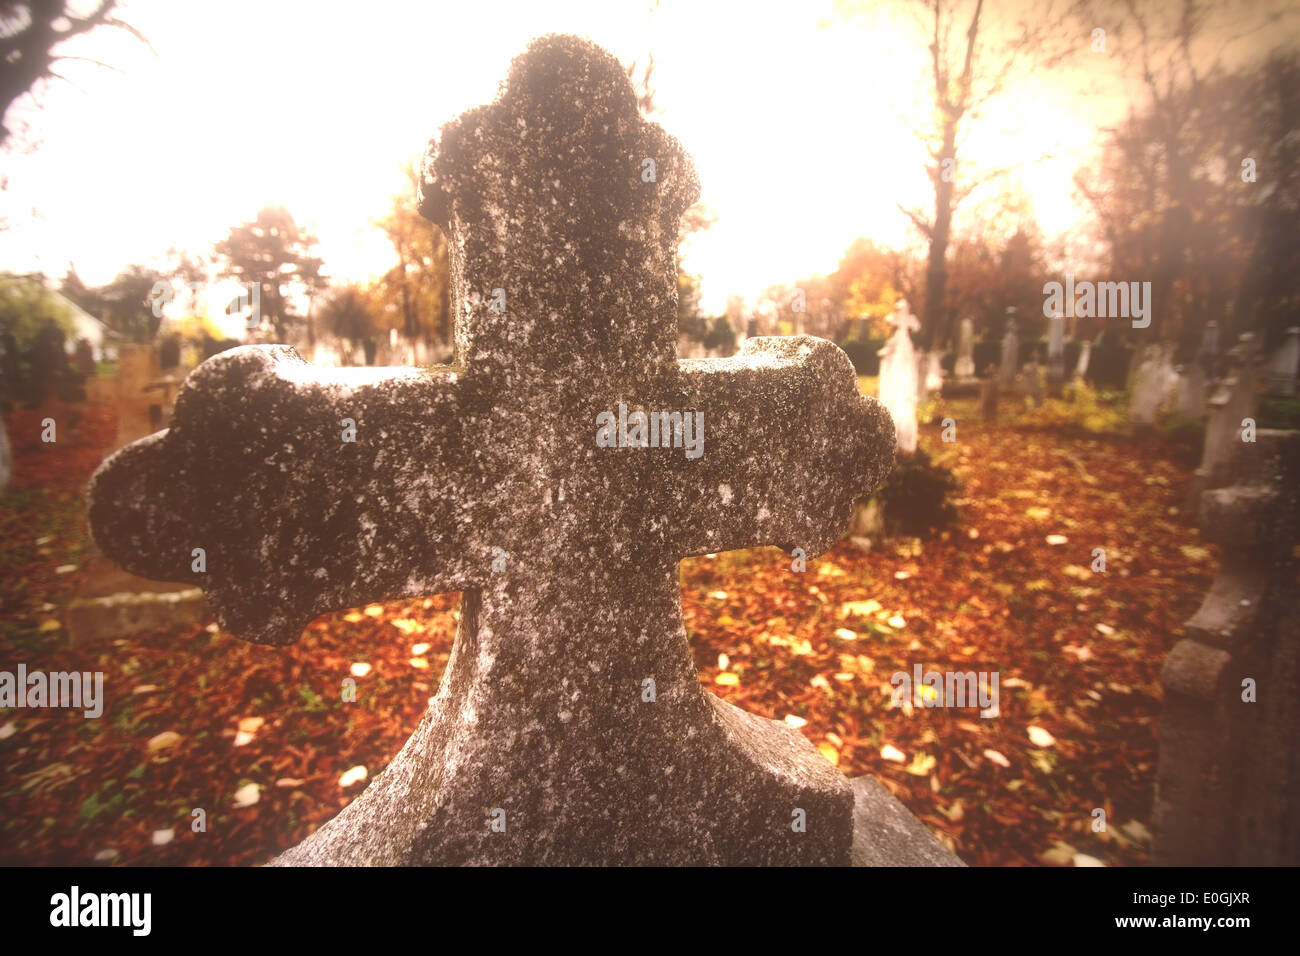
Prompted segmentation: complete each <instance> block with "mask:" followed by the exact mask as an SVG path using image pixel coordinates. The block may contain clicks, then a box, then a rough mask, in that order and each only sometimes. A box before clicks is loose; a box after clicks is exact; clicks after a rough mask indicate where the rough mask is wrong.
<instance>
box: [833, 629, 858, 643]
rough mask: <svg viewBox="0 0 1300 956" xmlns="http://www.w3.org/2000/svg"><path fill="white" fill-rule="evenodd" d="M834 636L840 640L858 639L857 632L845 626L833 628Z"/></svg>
mask: <svg viewBox="0 0 1300 956" xmlns="http://www.w3.org/2000/svg"><path fill="white" fill-rule="evenodd" d="M835 636H836V637H838V638H839V639H840V640H841V641H856V640H857V639H858V632H857V631H850V630H849V629H848V628H847V627H838V628H836V629H835Z"/></svg>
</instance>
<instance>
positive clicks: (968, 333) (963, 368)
mask: <svg viewBox="0 0 1300 956" xmlns="http://www.w3.org/2000/svg"><path fill="white" fill-rule="evenodd" d="M953 374H954V375H955V376H956V377H957V378H959V379H970V378H974V377H975V323H974V322H972V321H971V320H970V319H962V320H961V331H960V333H959V334H958V338H957V362H956V364H955V365H954V366H953Z"/></svg>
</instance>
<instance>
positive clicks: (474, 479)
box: [91, 36, 956, 865]
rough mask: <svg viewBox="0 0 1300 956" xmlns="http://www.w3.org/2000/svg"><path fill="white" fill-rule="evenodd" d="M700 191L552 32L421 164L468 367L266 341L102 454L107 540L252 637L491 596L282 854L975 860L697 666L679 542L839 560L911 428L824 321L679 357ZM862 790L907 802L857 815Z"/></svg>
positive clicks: (612, 84)
mask: <svg viewBox="0 0 1300 956" xmlns="http://www.w3.org/2000/svg"><path fill="white" fill-rule="evenodd" d="M647 161H651V162H647ZM649 170H653V177H651V176H649V173H648V171H649ZM698 195H699V186H698V183H697V180H696V178H695V173H694V169H693V166H692V163H691V161H690V159H689V157H688V156H687V155H686V153H685V152H684V151H683V150H682V148H681V147H680V146H679V145H678V144H677V142H676V141H675V140H674V139H672V138H671V137H669V136H668V135H667V134H665V133H664V132H663V131H662V130H661V129H660V127H659V126H657V125H655V124H653V123H649V122H647V121H645V120H643V119H642V118H641V117H640V116H639V114H638V111H637V106H636V100H635V97H634V95H633V90H632V87H631V84H630V83H629V82H628V79H627V77H626V75H625V73H624V72H623V69H622V67H621V66H620V65H619V63H618V61H617V60H615V59H614V58H613V57H611V56H610V55H608V54H607V53H605V52H604V51H602V50H600V49H599V48H597V47H595V46H594V45H592V44H590V43H588V42H586V41H583V40H579V39H577V38H573V37H555V36H551V37H546V38H543V39H541V40H538V41H535V42H534V43H533V44H531V45H530V47H529V49H528V51H527V52H526V53H525V54H524V55H523V56H521V57H519V58H518V59H517V60H516V61H515V63H514V64H513V66H512V68H511V72H510V76H509V79H508V81H507V83H506V84H505V85H504V86H503V88H502V91H501V92H500V93H499V95H498V98H497V100H496V101H495V102H494V103H492V104H491V105H489V106H486V107H480V108H478V109H475V110H471V111H470V112H468V113H466V114H465V115H463V116H462V117H460V118H459V119H457V120H454V121H452V122H450V123H448V124H447V125H446V126H445V127H444V128H443V131H442V136H441V139H440V140H439V141H438V142H436V143H435V144H433V145H431V147H430V150H429V153H428V155H427V157H426V160H425V163H424V166H423V171H422V178H421V201H420V209H421V211H422V213H423V214H424V215H425V216H426V217H427V218H430V219H432V220H433V221H434V222H436V223H438V224H439V225H440V226H441V227H442V228H443V230H444V232H446V233H447V235H448V236H449V245H450V247H451V257H452V272H453V275H455V276H456V277H457V281H456V283H455V285H454V288H455V300H456V301H455V308H454V314H455V316H456V320H455V335H456V348H457V352H456V362H457V364H455V365H452V366H441V367H433V368H425V369H394V368H358V369H338V370H324V369H317V368H314V367H312V366H310V365H308V364H307V363H305V362H303V361H301V360H300V359H299V358H298V357H297V356H296V354H295V353H294V352H293V351H292V350H291V349H289V348H287V347H284V346H254V347H245V348H241V349H236V350H233V351H231V352H228V353H226V354H223V355H220V356H217V357H215V358H213V359H211V360H210V361H208V362H206V363H204V364H203V365H202V366H200V367H199V368H198V369H196V370H195V372H194V373H193V374H192V375H191V376H190V379H189V381H188V382H187V384H186V386H185V390H184V393H183V394H182V396H181V399H180V401H179V402H178V404H177V413H176V416H175V418H174V420H173V423H172V427H171V428H170V429H169V430H168V431H166V432H164V433H162V434H159V435H154V436H151V437H149V438H147V439H144V440H143V441H140V442H137V443H136V444H135V445H132V446H131V447H129V448H127V449H125V450H123V451H122V452H120V453H119V454H118V455H117V456H115V457H114V458H113V459H112V460H111V461H109V462H108V463H107V464H105V465H104V466H103V467H102V468H101V469H100V471H99V472H98V473H97V474H96V476H95V478H94V482H93V485H92V488H91V522H92V527H93V529H94V532H95V536H96V538H98V539H99V540H101V541H102V542H103V544H104V547H105V550H106V551H108V552H109V553H110V554H111V555H112V556H114V557H115V558H116V559H117V560H119V561H120V562H122V563H123V564H125V565H127V566H128V567H130V568H132V569H134V570H137V571H139V572H141V573H147V574H151V575H153V574H158V575H162V576H163V577H166V578H171V579H181V580H189V581H194V582H196V583H199V584H201V585H202V586H203V588H204V590H205V592H206V593H207V595H208V597H209V599H210V601H211V603H212V604H213V607H214V609H215V611H216V613H217V615H218V618H219V620H220V621H221V622H222V623H223V625H224V626H225V627H227V628H228V629H230V630H231V631H233V632H234V633H236V634H238V635H239V636H241V637H243V638H246V639H249V640H253V641H256V642H259V643H266V644H286V643H289V642H292V641H294V640H296V639H297V637H298V636H299V634H300V633H301V631H302V629H303V627H304V626H305V625H306V624H307V623H308V622H309V621H311V620H312V619H313V618H314V617H315V616H317V615H319V614H321V613H324V612H326V611H330V610H334V609H339V608H346V607H352V606H356V605H358V604H363V603H366V602H369V601H382V600H391V599H399V598H406V597H412V596H416V595H425V594H430V593H436V592H442V591H452V590H459V591H462V592H463V603H462V608H461V617H460V625H459V630H458V633H457V637H456V643H455V647H454V650H453V652H452V656H451V660H450V661H449V662H448V664H447V669H446V673H445V674H444V675H443V680H442V685H441V688H440V690H439V692H438V694H437V696H436V697H435V698H434V699H433V700H432V701H431V703H430V706H429V710H428V711H427V713H426V714H425V716H424V719H423V720H422V721H421V723H420V725H419V727H418V728H417V729H416V730H415V732H414V734H413V735H412V737H411V739H410V740H409V741H408V742H407V744H406V746H405V747H404V748H403V749H402V751H401V752H400V753H399V754H398V755H397V756H396V757H395V758H394V759H393V761H392V762H391V763H390V764H389V765H388V767H387V769H386V770H385V771H384V772H383V773H382V774H380V775H379V776H378V777H376V778H375V780H374V781H372V782H371V784H370V785H369V786H368V787H367V788H366V790H365V791H364V792H363V793H362V794H361V795H360V796H359V797H358V798H357V799H355V800H354V801H353V802H352V803H351V804H349V805H348V806H347V807H346V808H345V809H344V810H343V811H342V812H341V813H340V814H339V815H338V816H337V817H336V818H334V819H333V820H331V821H330V822H328V823H326V824H325V825H324V826H322V827H321V828H320V829H319V830H317V831H316V832H315V833H314V834H312V835H311V836H310V837H308V838H307V840H305V841H304V842H303V843H302V844H300V845H299V846H297V847H295V848H293V849H291V850H289V851H288V852H287V853H285V854H284V855H283V856H282V857H280V858H279V861H278V862H280V863H286V864H321V865H333V864H342V863H373V864H428V863H439V864H456V863H498V864H619V863H658V864H684V863H693V864H703V863H708V864H740V863H748V864H760V863H762V864H792V863H807V864H834V863H848V862H850V861H852V860H854V859H858V860H862V859H872V858H874V859H877V860H879V859H881V857H882V856H883V857H884V859H887V860H892V861H894V862H902V861H905V860H906V861H908V862H925V863H953V862H956V861H955V858H953V857H952V856H951V854H949V853H947V852H946V851H945V850H943V849H942V847H940V846H939V844H938V843H937V842H935V841H933V840H932V839H929V841H928V842H927V840H926V839H923V838H922V836H918V835H916V834H915V833H913V835H912V836H909V837H906V840H905V843H899V844H898V845H897V846H896V847H895V849H897V851H898V852H897V853H891V852H884V853H883V854H882V853H881V851H882V849H883V850H885V851H888V849H889V847H890V843H889V841H890V839H891V837H890V836H889V834H890V833H894V832H898V833H899V838H900V839H903V837H902V833H901V831H896V830H893V829H890V828H889V827H888V826H885V822H886V821H885V820H883V819H882V818H881V817H880V814H881V813H882V812H884V811H883V808H881V807H880V806H879V801H878V800H877V799H876V798H877V797H879V793H878V792H876V791H874V790H872V788H870V787H866V786H863V785H858V787H857V788H856V792H855V788H854V787H852V786H850V784H849V783H848V781H846V780H845V779H844V778H843V777H842V776H841V775H840V774H839V772H838V771H836V770H835V769H834V768H833V767H832V766H831V765H830V764H829V763H827V762H826V761H825V760H824V759H822V758H821V757H820V756H819V755H818V754H817V753H816V751H815V750H814V749H813V747H812V746H811V744H809V743H808V741H807V740H806V738H804V737H803V736H802V735H800V734H799V733H798V732H797V731H794V730H792V729H791V728H789V727H788V726H786V725H785V724H784V723H781V722H778V721H772V720H766V719H764V718H761V717H757V716H754V715H752V714H748V713H746V712H745V711H743V710H740V709H739V708H736V707H734V706H732V705H730V704H727V703H725V702H723V701H721V700H719V699H718V698H716V697H714V696H713V695H712V694H710V693H707V692H706V691H704V690H703V689H702V688H701V686H700V681H699V677H698V673H697V671H696V666H695V662H694V660H693V658H692V656H691V652H690V649H689V647H688V644H687V640H686V634H685V631H684V629H683V625H682V615H681V603H680V587H679V582H678V570H677V568H678V562H679V561H680V560H681V558H682V557H684V556H687V555H698V554H705V553H712V552H716V551H722V550H727V549H732V548H740V547H754V546H757V545H762V544H773V545H777V546H778V547H781V548H782V549H785V548H788V547H789V548H792V547H796V546H797V547H800V548H803V549H804V550H805V551H806V552H807V554H808V555H810V556H811V555H815V554H818V553H820V552H822V551H824V550H825V549H827V548H829V547H830V546H831V545H832V544H833V543H834V542H835V541H836V540H837V538H838V537H839V535H840V532H841V531H842V530H843V528H844V526H845V524H846V523H847V521H848V518H849V513H850V509H851V507H852V505H853V502H854V500H855V499H858V498H861V497H863V496H865V495H866V494H867V493H868V492H869V491H870V490H871V489H872V488H874V487H875V486H876V484H877V483H878V482H879V481H880V480H881V479H882V478H883V477H884V475H885V474H886V472H887V471H888V470H889V468H890V465H891V462H892V458H893V448H894V429H893V423H892V422H891V421H890V419H889V416H888V414H887V413H886V412H885V411H884V409H883V407H882V406H881V405H880V404H879V403H877V402H876V401H874V400H872V399H869V398H865V397H862V396H859V394H858V392H857V384H856V380H855V377H854V373H853V368H852V365H851V364H850V362H849V361H848V358H847V357H846V356H845V355H844V353H843V352H841V351H840V350H839V349H837V348H836V347H835V346H833V345H831V344H830V343H829V342H825V341H822V340H820V339H815V338H810V337H780V338H752V339H749V340H748V341H747V342H746V343H745V347H744V350H743V351H742V352H741V353H740V354H739V355H737V356H735V357H733V358H727V359H705V360H696V361H692V360H684V361H679V360H677V358H676V357H675V355H674V349H675V344H676V315H677V305H676V292H675V288H676V269H675V266H674V258H675V252H676V245H677V224H678V219H679V217H680V216H681V214H682V212H683V211H684V210H685V209H686V208H687V207H688V206H690V205H691V204H692V203H693V202H694V201H695V200H696V198H697V197H698ZM560 250H565V251H564V252H563V253H559V251H560ZM494 290H503V291H504V296H505V297H504V300H502V298H501V296H499V295H498V294H497V293H496V292H495V291H494ZM502 301H504V309H502V310H498V309H497V308H495V306H496V305H497V304H498V303H501V302H502ZM661 410H662V411H671V412H680V413H682V414H683V416H686V415H690V416H691V417H692V418H693V419H694V420H695V422H696V425H695V430H694V432H693V437H694V439H695V440H696V442H695V444H692V445H688V444H687V441H686V439H687V438H690V437H691V436H690V435H685V436H684V437H683V439H682V441H681V442H677V441H676V440H675V439H676V436H677V435H678V434H680V433H684V432H685V428H686V426H685V424H684V423H685V422H686V421H688V420H689V419H687V418H685V417H683V419H682V421H683V426H682V429H681V430H680V432H679V430H678V429H677V428H676V427H675V426H674V427H673V428H672V429H669V428H668V421H667V420H666V419H664V418H662V417H660V416H659V415H658V414H656V419H655V420H656V421H657V422H658V423H659V424H660V426H661V427H660V429H658V430H657V435H656V437H658V436H663V438H664V440H663V442H659V443H656V444H658V447H655V445H654V444H652V445H651V446H650V447H645V442H644V441H643V440H642V439H644V438H645V437H646V434H645V429H644V421H643V419H642V416H643V415H644V413H645V412H647V411H649V412H654V413H660V412H661ZM697 416H702V418H699V417H697ZM345 419H348V420H350V422H351V423H352V425H354V426H355V429H356V431H355V435H354V436H353V437H354V439H355V440H354V441H344V440H341V435H342V434H343V433H342V432H341V424H342V423H343V422H344V420H345ZM611 419H617V421H618V424H617V427H615V425H613V424H612V423H611ZM669 430H671V431H672V432H673V433H674V441H673V442H671V443H669V441H668V440H667V434H668V431H669ZM611 438H616V439H617V440H616V441H614V442H613V443H612V444H611V443H610V441H608V439H611ZM670 444H671V447H670ZM692 449H693V450H692ZM200 546H201V547H204V548H206V572H205V573H202V574H198V573H192V572H191V549H193V548H195V547H200ZM774 558H775V559H777V560H781V561H784V562H788V561H789V556H788V553H787V554H777V555H774ZM873 794H874V796H873ZM855 800H859V801H861V803H860V806H861V807H863V808H864V812H867V813H874V814H876V816H874V817H871V818H870V819H866V818H863V817H859V818H858V819H857V820H855V817H854V813H855ZM885 803H886V804H887V805H889V807H890V808H891V811H896V810H899V809H900V808H899V807H898V806H897V805H896V801H890V800H886V801H885ZM903 813H904V814H905V815H906V812H905V811H903ZM882 827H884V829H883V830H882V829H881V828H882ZM923 836H924V837H925V838H928V837H929V834H928V833H924V834H923ZM855 840H857V841H858V844H859V846H861V844H862V843H863V842H866V843H868V844H874V846H873V853H872V854H869V853H866V852H865V851H858V852H857V855H856V856H855V851H854V850H853V849H852V847H853V844H854V841H855Z"/></svg>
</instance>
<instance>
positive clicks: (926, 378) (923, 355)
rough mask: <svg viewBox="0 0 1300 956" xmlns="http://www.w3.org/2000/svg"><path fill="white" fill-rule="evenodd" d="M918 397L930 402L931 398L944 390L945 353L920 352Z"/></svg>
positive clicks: (917, 373)
mask: <svg viewBox="0 0 1300 956" xmlns="http://www.w3.org/2000/svg"><path fill="white" fill-rule="evenodd" d="M916 382H917V391H916V397H917V400H918V401H921V402H925V401H929V399H930V396H931V395H933V394H934V393H935V392H938V391H942V389H943V353H942V352H941V351H939V350H938V349H931V350H930V351H929V352H920V353H918V355H917V359H916Z"/></svg>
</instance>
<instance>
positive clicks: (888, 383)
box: [877, 299, 921, 455]
mask: <svg viewBox="0 0 1300 956" xmlns="http://www.w3.org/2000/svg"><path fill="white" fill-rule="evenodd" d="M888 322H889V324H890V325H892V326H893V327H894V334H893V335H891V336H890V337H889V341H887V342H886V343H885V347H884V348H883V349H881V350H880V380H879V386H878V387H877V394H878V395H879V397H880V402H881V404H882V405H884V406H885V408H886V409H887V410H888V411H889V415H890V417H891V418H892V419H893V420H894V426H895V428H896V429H897V434H898V450H899V451H900V452H902V453H903V454H905V455H910V454H911V453H912V452H914V451H916V404H917V390H918V385H917V380H918V378H919V376H918V371H917V356H916V352H915V350H914V349H913V348H912V335H911V333H912V332H914V331H916V330H917V329H919V328H920V327H921V323H920V322H919V321H918V320H917V318H916V316H914V315H912V313H911V312H910V311H909V310H908V307H907V300H906V299H899V300H898V304H897V305H896V306H895V307H894V312H893V314H892V315H890V316H889V319H888Z"/></svg>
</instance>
